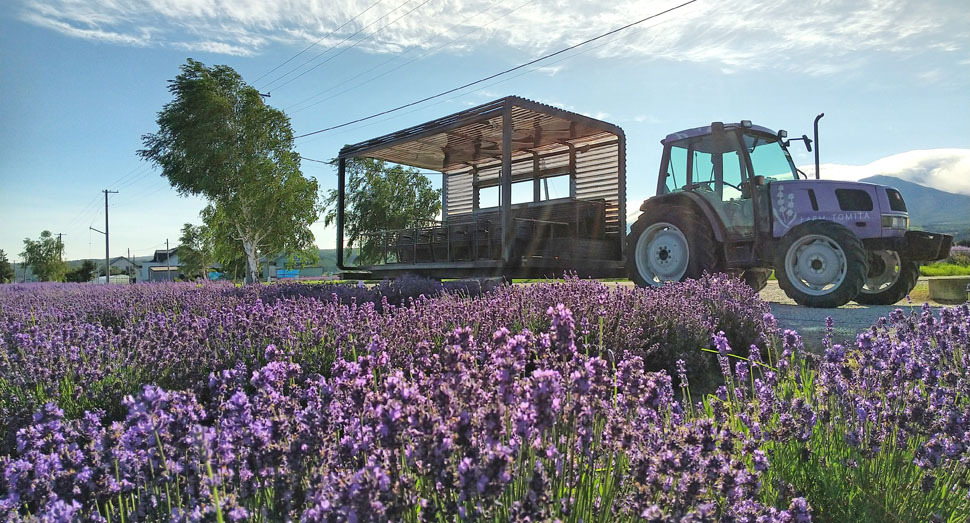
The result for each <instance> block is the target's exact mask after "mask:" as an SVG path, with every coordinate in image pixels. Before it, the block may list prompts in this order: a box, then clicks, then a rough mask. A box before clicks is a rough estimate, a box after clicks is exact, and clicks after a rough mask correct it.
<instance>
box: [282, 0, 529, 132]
mask: <svg viewBox="0 0 970 523" xmlns="http://www.w3.org/2000/svg"><path fill="white" fill-rule="evenodd" d="M533 1H534V0H526V1H525V2H523V3H522V4H519V5H518V6H516V7H513V8H511V9H509V10H508V11H506V12H505V14H503V15H500V16H498V17H496V18H494V19H492V20H491V21H489V22H488V23H487V24H485V25H482V26H479V27H476V28H475V29H474V30H472V31H469V32H467V33H465V34H463V35H462V38H468V37H469V36H471V35H472V34H474V33H477V32H479V31H481V30H483V29H485V28H486V27H488V26H490V25H492V24H493V23H495V22H497V21H498V20H501V19H502V18H505V17H506V16H508V15H510V14H511V13H513V12H515V11H518V10H519V9H521V8H522V7H524V6H525V5H527V4H531V3H532V2H533ZM500 2H501V0H497V1H495V2H492V3H491V4H488V5H487V6H486V7H484V8H483V9H482V10H480V11H478V12H477V13H475V14H473V15H470V16H468V17H466V18H464V19H462V20H461V21H459V22H456V23H454V24H452V26H451V27H449V28H448V29H447V30H446V31H445V32H447V31H450V30H451V29H454V28H455V27H458V26H459V25H461V24H463V23H465V22H467V21H468V20H471V19H472V18H474V17H476V16H478V15H480V14H482V13H484V12H485V11H488V10H489V9H490V8H492V7H494V6H495V5H496V4H498V3H500ZM441 34H444V32H443V33H441ZM455 40H458V37H455V38H452V39H450V40H448V41H447V42H444V43H442V44H441V45H438V46H436V47H433V48H431V49H430V50H428V51H427V52H425V53H423V54H421V55H419V56H416V57H414V58H412V59H411V60H408V61H407V62H404V63H403V64H401V65H399V66H397V67H394V68H393V69H390V70H388V71H385V72H383V73H381V74H379V75H377V76H375V77H373V78H370V79H367V80H364V81H363V82H360V83H357V84H355V85H353V86H352V87H348V88H347V89H344V90H343V91H340V92H339V93H336V94H334V95H333V96H328V97H327V98H324V99H323V100H319V101H317V102H314V103H312V104H310V105H307V106H305V107H301V108H299V109H297V110H295V111H292V112H293V113H298V112H300V111H304V110H306V109H309V108H310V107H313V106H316V105H319V104H321V103H323V102H326V101H328V100H333V99H334V98H336V97H338V96H340V95H342V94H344V93H346V92H349V91H352V90H354V89H356V88H358V87H360V86H362V85H366V84H368V83H370V82H373V81H374V80H377V79H379V78H382V77H384V76H387V75H388V74H390V73H393V72H394V71H397V70H398V69H400V68H402V67H404V66H406V65H409V64H411V63H414V62H416V61H418V60H420V59H422V58H424V57H426V56H429V55H431V54H434V53H436V52H438V51H439V50H441V49H442V48H444V47H445V46H446V45H448V44H451V43H453V42H454V41H455ZM405 54H406V53H405ZM398 58H400V56H392V57H390V58H388V59H387V60H385V61H383V62H381V63H379V64H377V65H375V66H373V67H371V68H370V69H368V70H366V71H363V72H361V73H359V74H356V75H354V76H352V77H350V78H348V79H346V80H344V81H342V82H338V83H336V84H334V85H332V86H330V87H328V88H327V89H324V90H323V91H320V92H319V93H317V94H314V95H313V96H310V97H308V98H304V99H303V100H300V101H299V102H297V103H295V104H292V105H291V106H290V107H291V108H292V107H296V106H299V105H302V104H304V103H306V102H309V101H310V100H313V99H314V98H317V97H319V96H323V95H324V94H326V93H329V92H330V91H333V90H334V89H336V88H338V87H340V86H342V85H346V84H347V83H349V82H351V81H352V80H355V79H357V78H360V77H361V76H363V75H365V74H367V73H369V72H371V71H373V70H375V69H379V68H381V67H383V66H384V65H386V64H389V63H391V62H393V61H394V60H397V59H398ZM288 109H289V108H288Z"/></svg>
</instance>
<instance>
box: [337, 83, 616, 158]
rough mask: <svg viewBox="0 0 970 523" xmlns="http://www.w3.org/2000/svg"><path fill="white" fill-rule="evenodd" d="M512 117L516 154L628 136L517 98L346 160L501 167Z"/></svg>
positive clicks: (355, 150)
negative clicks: (507, 114)
mask: <svg viewBox="0 0 970 523" xmlns="http://www.w3.org/2000/svg"><path fill="white" fill-rule="evenodd" d="M507 106H508V107H510V109H511V115H512V136H511V142H512V154H513V156H516V153H518V154H519V155H521V154H529V155H531V154H532V153H533V152H538V153H542V152H544V151H548V150H553V149H559V148H562V147H563V144H564V143H571V144H574V145H577V146H579V145H582V144H583V143H585V142H587V141H595V140H601V139H602V138H603V137H604V136H605V135H609V134H611V135H614V136H617V137H622V136H623V130H622V129H620V128H619V127H617V126H616V125H613V124H611V123H608V122H604V121H601V120H597V119H595V118H590V117H588V116H584V115H581V114H578V113H573V112H570V111H565V110H563V109H559V108H557V107H552V106H550V105H545V104H541V103H538V102H535V101H532V100H526V99H524V98H520V97H517V96H509V97H506V98H501V99H499V100H495V101H493V102H489V103H487V104H483V105H480V106H478V107H474V108H472V109H468V110H465V111H461V112H458V113H455V114H452V115H449V116H445V117H443V118H439V119H437V120H432V121H430V122H427V123H424V124H421V125H417V126H414V127H410V128H408V129H404V130H401V131H398V132H395V133H391V134H388V135H385V136H381V137H379V138H374V139H371V140H367V141H365V142H361V143H358V144H355V145H349V146H347V147H344V148H343V149H341V151H340V157H342V158H350V157H355V156H364V157H370V158H378V159H382V160H386V161H389V162H393V163H397V164H402V165H409V166H412V167H418V168H421V169H433V170H436V171H442V172H447V171H454V170H466V169H468V168H469V167H470V166H483V165H486V164H490V163H496V162H500V160H501V155H502V130H503V121H502V120H503V114H504V110H505V109H506V107H507Z"/></svg>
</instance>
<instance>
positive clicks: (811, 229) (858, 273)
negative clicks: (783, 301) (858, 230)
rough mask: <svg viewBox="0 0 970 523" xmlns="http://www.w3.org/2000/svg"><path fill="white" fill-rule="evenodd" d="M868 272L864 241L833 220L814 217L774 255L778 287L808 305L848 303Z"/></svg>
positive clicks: (860, 286)
mask: <svg viewBox="0 0 970 523" xmlns="http://www.w3.org/2000/svg"><path fill="white" fill-rule="evenodd" d="M868 273H869V263H868V257H867V256H866V251H865V248H864V247H863V246H862V240H860V239H859V237H858V236H856V235H855V234H852V231H850V230H849V229H847V228H845V227H844V226H842V225H839V224H837V223H834V222H829V221H822V220H813V221H808V222H805V223H803V224H801V225H798V226H796V227H794V228H793V229H792V230H790V231H788V234H786V235H785V236H784V237H783V238H782V239H781V242H780V244H779V245H778V249H777V251H776V254H775V275H776V276H777V277H778V286H779V287H781V289H782V290H783V291H785V294H787V295H788V297H789V298H791V299H793V300H795V303H798V304H799V305H804V306H806V307H822V308H831V307H838V306H840V305H845V304H846V303H848V302H849V301H851V300H852V299H853V298H855V297H856V295H858V294H859V291H860V290H861V289H862V285H863V284H864V283H865V281H866V275H867V274H868Z"/></svg>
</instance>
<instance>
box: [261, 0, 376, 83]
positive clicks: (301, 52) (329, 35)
mask: <svg viewBox="0 0 970 523" xmlns="http://www.w3.org/2000/svg"><path fill="white" fill-rule="evenodd" d="M383 1H384V0H377V1H376V2H374V3H373V4H371V5H370V6H368V7H367V9H364V10H363V11H361V12H359V13H357V14H356V15H354V17H353V18H351V19H350V20H347V21H346V22H344V23H343V24H341V25H340V27H338V28H336V29H334V30H333V31H330V32H329V33H327V34H326V36H323V37H321V38H320V39H319V40H317V41H316V42H313V43H312V44H310V45H308V46H306V47H305V48H304V49H303V50H302V51H300V52H299V53H296V54H295V55H293V56H291V57H290V58H288V59H287V60H286V61H285V62H283V63H281V64H280V65H277V66H276V67H274V68H272V69H270V70H269V71H267V72H265V73H263V76H260V77H259V78H257V79H255V80H253V83H254V84H255V83H256V82H258V81H260V80H262V79H263V78H266V77H267V76H269V75H270V74H272V73H273V72H274V71H276V70H277V69H279V68H280V67H283V66H284V65H286V64H288V63H290V62H292V61H293V60H294V59H296V57H298V56H300V55H301V54H303V53H305V52H307V51H309V50H310V49H312V48H314V47H316V45H317V44H319V43H320V42H322V41H324V40H326V39H327V38H330V37H331V36H333V35H334V33H336V32H337V31H339V30H341V29H343V28H344V27H346V26H347V24H349V23H350V22H353V21H354V20H356V19H358V18H360V17H361V16H362V15H363V14H364V13H366V12H367V11H370V10H371V8H372V7H374V6H376V5H377V4H379V3H381V2H383ZM331 49H332V47H331ZM328 50H329V49H328ZM325 52H326V51H324V53H325Z"/></svg>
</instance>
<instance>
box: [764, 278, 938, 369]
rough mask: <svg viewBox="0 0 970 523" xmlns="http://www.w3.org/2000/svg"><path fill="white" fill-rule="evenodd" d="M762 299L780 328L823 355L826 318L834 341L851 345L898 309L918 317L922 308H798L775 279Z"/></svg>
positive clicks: (907, 305) (911, 305)
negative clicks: (860, 334)
mask: <svg viewBox="0 0 970 523" xmlns="http://www.w3.org/2000/svg"><path fill="white" fill-rule="evenodd" d="M920 281H921V282H922V281H924V280H920ZM761 298H762V299H763V300H765V301H766V302H768V304H769V305H770V306H771V313H772V314H774V315H775V318H776V319H777V320H778V325H779V327H781V328H783V329H795V330H797V331H798V332H799V334H801V335H802V339H803V340H804V341H805V347H806V348H808V349H809V350H811V351H813V352H819V353H821V352H822V337H823V336H824V335H825V318H827V317H829V316H831V317H832V319H833V320H834V321H835V325H834V334H835V341H836V342H838V343H843V342H849V343H851V342H853V341H854V340H855V336H856V334H857V333H858V332H859V331H861V330H864V329H866V328H868V327H869V326H871V325H872V324H873V323H875V322H876V320H878V319H879V318H880V317H881V316H888V315H889V313H890V312H892V311H893V310H895V309H897V308H901V309H903V310H905V311H907V312H908V311H910V310H912V311H916V313H917V314H918V313H919V312H920V308H921V307H922V305H923V303H922V302H916V301H914V302H912V303H907V302H906V301H901V302H899V303H897V304H896V305H860V304H858V303H855V302H849V303H847V304H845V305H843V306H841V307H839V308H837V309H812V308H809V307H801V306H799V305H796V304H795V302H794V301H792V300H791V299H790V298H788V296H785V292H784V291H782V290H781V289H780V288H779V287H778V282H777V281H773V280H772V281H769V282H768V286H767V287H765V288H764V289H763V290H762V291H761ZM931 306H932V308H933V310H934V312H936V311H939V310H940V309H941V308H942V307H943V306H942V305H939V304H932V303H931Z"/></svg>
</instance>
